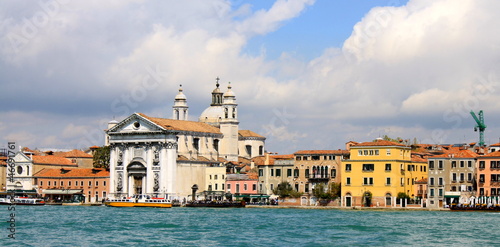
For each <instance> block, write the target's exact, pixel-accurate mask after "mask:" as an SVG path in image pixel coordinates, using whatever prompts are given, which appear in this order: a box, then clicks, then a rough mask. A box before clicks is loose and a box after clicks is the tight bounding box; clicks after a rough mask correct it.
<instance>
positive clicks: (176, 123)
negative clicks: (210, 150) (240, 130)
mask: <svg viewBox="0 0 500 247" xmlns="http://www.w3.org/2000/svg"><path fill="white" fill-rule="evenodd" d="M136 114H138V115H140V116H142V117H144V118H146V119H148V120H149V121H151V122H153V123H155V124H157V125H160V126H161V127H163V128H164V129H167V130H179V131H190V132H203V133H213V134H222V133H221V132H220V129H219V128H216V127H213V126H211V125H209V124H206V123H201V122H194V121H185V120H174V119H168V118H155V117H148V116H146V115H145V114H142V113H136Z"/></svg>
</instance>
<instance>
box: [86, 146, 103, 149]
mask: <svg viewBox="0 0 500 247" xmlns="http://www.w3.org/2000/svg"><path fill="white" fill-rule="evenodd" d="M98 148H101V147H99V146H95V145H94V146H92V147H89V149H98Z"/></svg>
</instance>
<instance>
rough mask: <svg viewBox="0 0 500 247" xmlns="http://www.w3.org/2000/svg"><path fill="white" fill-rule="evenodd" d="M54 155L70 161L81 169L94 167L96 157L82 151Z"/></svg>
mask: <svg viewBox="0 0 500 247" xmlns="http://www.w3.org/2000/svg"><path fill="white" fill-rule="evenodd" d="M53 155H54V156H58V157H63V158H66V159H69V160H71V162H73V163H75V164H76V165H77V166H78V167H80V168H93V167H94V164H93V161H94V160H93V159H94V156H93V155H92V154H88V153H85V152H83V151H82V150H78V149H73V150H71V151H68V152H53Z"/></svg>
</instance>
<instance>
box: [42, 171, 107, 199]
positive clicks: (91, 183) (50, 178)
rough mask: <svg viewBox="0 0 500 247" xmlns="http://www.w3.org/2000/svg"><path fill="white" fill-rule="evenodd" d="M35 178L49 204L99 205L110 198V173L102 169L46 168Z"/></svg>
mask: <svg viewBox="0 0 500 247" xmlns="http://www.w3.org/2000/svg"><path fill="white" fill-rule="evenodd" d="M33 177H34V181H35V184H36V185H37V190H38V194H39V195H42V196H43V197H44V198H47V199H48V201H49V202H87V203H99V202H101V201H102V199H105V198H106V197H107V196H108V194H107V191H108V190H107V188H108V182H109V172H108V171H106V170H105V169H102V168H58V169H57V168H44V169H42V170H41V171H39V172H37V173H35V175H33Z"/></svg>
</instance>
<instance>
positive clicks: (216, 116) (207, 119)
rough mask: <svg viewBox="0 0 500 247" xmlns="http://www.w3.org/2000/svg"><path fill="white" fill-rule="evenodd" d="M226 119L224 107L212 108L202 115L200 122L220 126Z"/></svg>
mask: <svg viewBox="0 0 500 247" xmlns="http://www.w3.org/2000/svg"><path fill="white" fill-rule="evenodd" d="M223 117H224V108H223V107H222V106H210V107H208V108H207V109H205V110H204V111H203V112H202V113H201V115H200V118H199V120H200V122H204V123H212V124H218V123H219V122H220V119H221V118H223Z"/></svg>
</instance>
